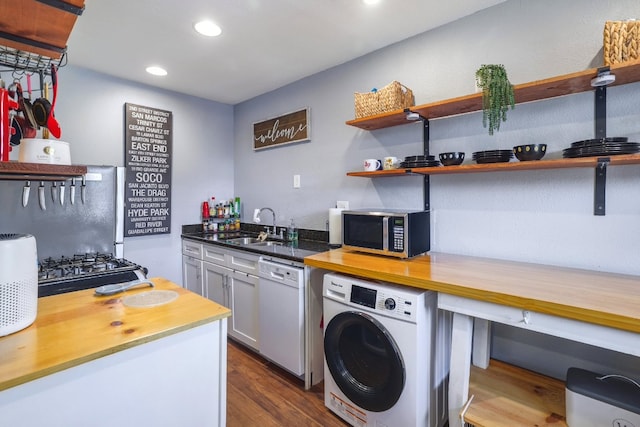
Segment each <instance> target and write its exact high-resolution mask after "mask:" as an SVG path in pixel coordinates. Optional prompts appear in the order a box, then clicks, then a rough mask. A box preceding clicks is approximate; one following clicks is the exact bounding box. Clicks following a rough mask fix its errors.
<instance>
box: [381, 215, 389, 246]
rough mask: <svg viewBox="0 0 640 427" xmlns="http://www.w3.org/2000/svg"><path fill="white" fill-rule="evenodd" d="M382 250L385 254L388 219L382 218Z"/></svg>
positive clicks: (387, 239)
mask: <svg viewBox="0 0 640 427" xmlns="http://www.w3.org/2000/svg"><path fill="white" fill-rule="evenodd" d="M382 249H383V250H384V251H385V252H387V251H388V250H389V217H388V216H385V217H383V218H382Z"/></svg>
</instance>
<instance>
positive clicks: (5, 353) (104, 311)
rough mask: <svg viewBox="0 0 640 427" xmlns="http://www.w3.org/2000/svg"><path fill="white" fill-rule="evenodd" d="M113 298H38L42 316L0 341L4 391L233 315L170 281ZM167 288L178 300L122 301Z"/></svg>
mask: <svg viewBox="0 0 640 427" xmlns="http://www.w3.org/2000/svg"><path fill="white" fill-rule="evenodd" d="M151 281H152V282H153V283H154V288H151V287H149V286H146V287H140V288H137V289H131V290H128V291H126V292H124V293H121V294H117V295H112V296H99V297H97V296H94V290H93V289H87V290H83V291H77V292H70V293H65V294H60V295H53V296H49V297H44V298H40V299H38V315H37V317H36V320H35V322H34V323H33V324H32V325H31V326H29V327H28V328H26V329H23V330H21V331H18V332H16V333H14V334H11V335H7V336H5V337H0V390H5V389H8V388H10V387H14V386H16V385H19V384H23V383H26V382H28V381H32V380H34V379H36V378H41V377H44V376H46V375H50V374H52V373H55V372H59V371H62V370H64V369H67V368H71V367H73V366H77V365H80V364H82V363H86V362H89V361H91V360H95V359H98V358H100V357H103V356H107V355H109V354H113V353H116V352H118V351H121V350H125V349H127V348H130V347H134V346H138V345H141V344H144V343H147V342H150V341H153V340H157V339H159V338H162V337H165V336H169V335H172V334H176V333H179V332H182V331H186V330H188V329H191V328H194V327H196V326H200V325H204V324H206V323H210V322H215V321H217V320H220V319H223V318H226V317H229V316H230V315H231V311H230V310H229V309H227V308H225V307H223V306H221V305H218V304H216V303H215V302H213V301H210V300H208V299H206V298H203V297H201V296H199V295H197V294H194V293H192V292H190V291H188V290H186V289H184V288H182V287H180V286H178V285H176V284H174V283H172V282H170V281H168V280H166V279H162V278H153V279H151ZM150 290H169V291H175V292H176V293H177V294H178V297H177V299H175V300H173V301H172V302H169V303H167V304H163V305H157V306H154V307H144V308H133V307H129V306H126V305H125V304H123V301H122V299H123V297H125V296H129V295H135V294H141V293H143V292H148V291H150Z"/></svg>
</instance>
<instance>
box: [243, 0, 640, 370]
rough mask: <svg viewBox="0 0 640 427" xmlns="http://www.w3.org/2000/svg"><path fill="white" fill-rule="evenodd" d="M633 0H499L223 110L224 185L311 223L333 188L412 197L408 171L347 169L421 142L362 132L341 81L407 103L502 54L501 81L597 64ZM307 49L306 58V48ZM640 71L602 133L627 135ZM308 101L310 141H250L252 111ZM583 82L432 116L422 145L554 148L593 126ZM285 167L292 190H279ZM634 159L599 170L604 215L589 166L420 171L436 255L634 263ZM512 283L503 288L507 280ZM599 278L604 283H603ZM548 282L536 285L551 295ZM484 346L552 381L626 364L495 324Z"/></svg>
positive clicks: (618, 268)
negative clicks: (296, 182) (231, 155)
mask: <svg viewBox="0 0 640 427" xmlns="http://www.w3.org/2000/svg"><path fill="white" fill-rule="evenodd" d="M638 12H640V9H639V8H638V3H637V1H635V0H620V1H615V2H602V1H594V0H589V1H578V0H572V1H568V0H561V1H553V0H542V1H519V0H511V1H507V2H505V3H503V4H500V5H497V6H495V7H493V8H490V9H487V10H485V11H482V12H479V13H477V14H474V15H472V16H469V17H466V18H463V19H461V20H459V21H457V22H454V23H451V24H449V25H446V26H444V27H441V28H438V29H435V30H433V31H430V32H427V33H424V34H421V35H418V36H416V37H413V38H411V39H409V40H406V41H404V42H401V43H398V44H396V45H393V46H391V47H388V48H386V49H383V50H380V51H378V52H375V53H372V54H370V55H367V56H364V57H362V58H358V59H356V60H353V61H351V62H349V63H346V64H343V65H341V66H338V67H335V68H333V69H330V70H327V71H325V72H322V73H319V74H316V75H313V76H311V77H309V78H306V79H304V80H301V81H298V82H296V83H294V84H291V85H288V86H286V87H283V88H281V89H278V90H276V91H274V92H271V93H268V94H265V95H262V96H260V97H257V98H255V99H252V100H250V101H247V102H245V103H242V104H240V105H236V106H235V114H234V117H235V130H234V134H235V153H236V156H235V187H236V191H237V192H238V193H239V194H241V195H242V196H243V201H244V203H245V209H249V211H251V210H252V209H254V208H256V207H261V206H270V207H272V208H274V209H275V211H276V213H277V214H278V221H279V223H280V224H286V223H287V222H288V219H289V218H294V219H295V220H296V223H297V224H298V225H299V226H302V227H305V228H315V229H324V225H325V221H326V220H327V216H328V214H327V211H328V209H329V208H331V207H333V206H334V205H335V202H336V201H337V200H348V201H349V202H350V205H351V207H352V208H366V207H383V206H384V207H395V208H416V209H420V208H421V207H422V203H423V201H422V179H421V178H420V177H398V178H391V179H386V178H385V179H367V178H356V177H347V176H346V175H345V173H346V172H347V171H354V170H361V162H362V159H365V158H382V157H384V156H390V155H392V156H396V157H400V158H403V157H405V156H408V155H414V154H420V153H421V150H422V130H421V126H420V125H419V124H408V125H404V126H399V127H393V128H388V129H382V130H377V131H373V132H367V131H362V130H359V129H357V128H354V127H350V126H347V125H345V124H344V122H345V121H346V120H349V119H351V118H353V117H354V111H353V92H354V91H358V92H366V91H368V90H370V89H371V88H373V87H381V86H383V85H385V84H387V83H388V82H390V81H392V80H398V81H400V82H401V83H403V84H405V85H407V86H408V87H410V88H411V89H412V90H413V91H414V94H415V97H416V102H417V103H418V104H425V103H429V102H434V101H438V100H443V99H448V98H453V97H456V96H462V95H467V94H470V93H473V92H474V90H475V87H474V73H475V70H476V69H477V68H478V67H479V66H480V65H481V64H485V63H502V64H504V65H505V66H506V68H507V71H508V73H509V77H510V80H511V82H512V83H514V84H518V83H526V82H530V81H535V80H539V79H544V78H547V77H554V76H558V75H562V74H567V73H572V72H577V71H581V70H584V69H587V68H592V67H598V66H601V65H602V43H603V41H602V31H603V27H604V21H606V20H608V19H614V20H617V19H627V18H629V17H637V15H638ZM309 54H310V55H311V54H315V53H314V52H309ZM638 99H640V83H634V84H630V85H626V86H623V87H616V88H611V89H609V90H608V114H607V116H608V135H609V136H628V137H629V138H630V140H631V141H638V140H640V120H639V119H638V118H639V117H640V103H638ZM306 106H308V107H310V109H311V124H312V130H311V141H310V142H307V143H300V144H295V145H288V146H283V147H277V148H272V149H269V150H263V151H259V152H254V151H253V150H252V123H253V122H256V121H261V120H264V119H266V118H270V117H274V116H278V115H280V114H282V113H286V112H289V111H293V110H296V109H298V108H302V107H306ZM593 110H594V97H593V94H592V93H591V92H589V93H583V94H578V95H572V96H566V97H561V98H556V99H552V100H547V101H539V102H534V103H528V104H521V105H518V106H516V109H515V110H513V111H510V112H509V114H508V121H507V122H506V123H504V124H503V125H502V127H501V130H500V132H498V133H497V134H495V135H494V136H489V135H488V133H487V131H486V130H485V129H484V128H483V127H482V116H481V113H479V112H478V113H472V114H466V115H461V116H456V117H451V118H446V119H439V120H433V121H432V122H431V124H430V125H431V126H430V131H431V152H432V153H433V154H437V153H439V152H444V151H465V152H466V154H467V157H468V159H469V160H467V162H470V161H471V154H472V152H474V151H479V150H486V149H498V148H500V149H505V148H506V149H509V148H511V147H513V146H514V145H519V144H526V143H533V142H544V143H546V144H548V151H549V153H548V155H547V158H560V157H561V155H562V149H564V148H567V147H568V146H570V143H571V142H574V141H578V140H583V139H588V138H593V137H594V121H593V116H594V113H593ZM294 174H300V175H301V183H302V187H301V188H300V189H293V188H292V187H293V186H292V182H293V181H292V180H293V175H294ZM639 178H640V166H636V165H634V166H624V167H613V168H609V171H608V174H607V188H606V197H607V215H606V216H604V217H602V216H594V215H593V187H594V171H593V170H592V169H570V170H540V171H529V172H518V173H509V172H496V173H482V174H464V175H439V176H438V175H437V176H433V177H431V208H432V241H431V247H432V250H434V251H440V252H450V253H459V254H468V255H475V256H486V257H494V258H501V259H512V260H519V261H525V262H534V263H544V264H553V265H561V266H568V267H578V268H587V269H592V270H602V271H609V272H618V273H627V274H635V275H638V274H640V262H639V261H640V251H639V250H638V241H639V240H640V221H638V218H639V217H640V185H638V180H639ZM517 285H518V284H517V283H514V286H517ZM603 286H606V284H603ZM552 291H553V290H550V292H552ZM493 343H494V347H493V354H492V355H493V357H496V358H499V359H502V360H506V361H510V362H512V363H516V364H520V365H522V366H525V367H528V368H530V369H533V370H536V371H538V372H543V373H546V374H548V375H551V376H554V377H557V378H563V377H564V375H565V373H566V369H567V367H569V366H581V367H583V368H586V369H592V370H595V371H601V372H619V373H623V374H627V375H633V376H635V377H638V376H640V371H639V369H640V368H638V364H637V359H635V358H632V357H628V356H625V355H621V354H612V353H611V352H607V351H602V350H601V349H595V348H593V347H589V346H585V345H583V344H579V343H569V342H566V341H562V340H557V339H550V338H549V337H547V336H544V335H540V334H535V333H524V332H522V331H520V330H516V329H514V328H510V327H501V326H499V325H498V326H497V327H496V328H495V330H494V335H493Z"/></svg>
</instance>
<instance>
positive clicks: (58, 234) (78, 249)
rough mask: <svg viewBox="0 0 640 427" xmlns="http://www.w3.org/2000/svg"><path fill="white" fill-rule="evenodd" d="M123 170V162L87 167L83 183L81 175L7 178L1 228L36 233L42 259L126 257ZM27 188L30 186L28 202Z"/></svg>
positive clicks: (1, 184)
mask: <svg viewBox="0 0 640 427" xmlns="http://www.w3.org/2000/svg"><path fill="white" fill-rule="evenodd" d="M124 171H125V169H124V168H122V167H114V166H87V174H86V175H85V177H84V178H85V179H84V183H83V179H81V178H76V179H75V182H73V181H72V180H71V179H66V180H60V181H30V182H29V181H4V180H2V181H0V233H26V234H31V235H33V236H35V238H36V245H37V250H38V260H40V261H41V260H43V259H45V258H48V257H53V258H59V257H61V256H73V255H77V254H85V253H103V254H113V255H114V256H115V257H116V258H123V257H124V243H123V237H124V177H125V174H124ZM27 184H28V185H27ZM83 186H84V188H83ZM25 187H28V188H29V189H28V198H26V199H25V200H24V201H26V206H23V204H24V201H23V197H24V196H25V193H26V191H25ZM62 188H64V190H62ZM72 192H75V196H74V203H71V198H72V194H71V193H72ZM41 197H42V198H43V200H41V199H40V198H41ZM63 199H64V203H62V200H63Z"/></svg>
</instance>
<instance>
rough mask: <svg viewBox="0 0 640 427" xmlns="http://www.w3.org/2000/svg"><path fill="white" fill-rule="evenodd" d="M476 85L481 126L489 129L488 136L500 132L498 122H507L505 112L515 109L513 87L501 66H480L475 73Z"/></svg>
mask: <svg viewBox="0 0 640 427" xmlns="http://www.w3.org/2000/svg"><path fill="white" fill-rule="evenodd" d="M476 84H477V86H478V88H479V89H481V90H482V125H483V126H484V127H487V125H488V127H489V135H493V132H494V131H497V130H500V122H501V121H502V122H504V121H506V120H507V110H508V109H509V106H511V109H513V108H514V107H515V99H514V96H513V85H512V84H511V83H510V82H509V79H508V77H507V71H506V70H505V68H504V65H502V64H488V65H482V66H481V67H480V68H478V70H477V71H476Z"/></svg>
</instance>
